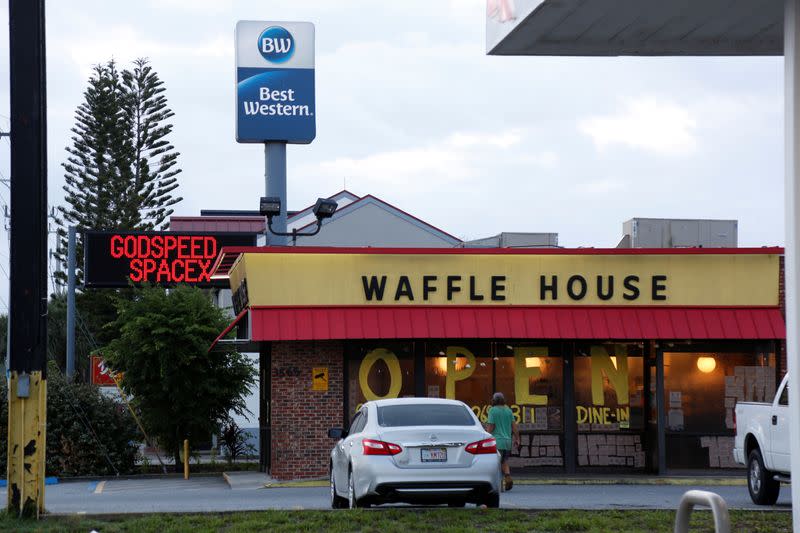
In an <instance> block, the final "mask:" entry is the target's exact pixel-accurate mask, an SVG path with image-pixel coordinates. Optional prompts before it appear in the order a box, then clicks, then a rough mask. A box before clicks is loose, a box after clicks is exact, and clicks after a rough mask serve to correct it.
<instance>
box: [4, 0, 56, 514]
mask: <svg viewBox="0 0 800 533" xmlns="http://www.w3.org/2000/svg"><path fill="white" fill-rule="evenodd" d="M44 16H45V9H44V0H9V42H10V47H9V50H10V60H11V61H10V67H11V68H10V73H11V76H10V78H11V83H10V88H11V106H10V108H11V225H12V227H13V232H12V233H11V239H10V240H11V254H10V257H11V259H10V262H9V263H10V269H11V271H10V274H11V276H10V278H11V299H10V301H9V306H10V308H9V316H10V317H11V330H10V347H11V348H10V350H9V369H8V370H9V372H8V398H7V401H8V478H7V479H8V500H7V501H8V507H7V508H8V512H9V513H10V514H12V515H14V516H38V515H39V514H40V513H42V512H44V464H45V453H44V451H45V441H46V429H47V425H46V415H47V408H46V406H47V373H46V363H47V91H46V87H45V85H46V83H45V80H46V72H47V71H46V68H45V23H44Z"/></svg>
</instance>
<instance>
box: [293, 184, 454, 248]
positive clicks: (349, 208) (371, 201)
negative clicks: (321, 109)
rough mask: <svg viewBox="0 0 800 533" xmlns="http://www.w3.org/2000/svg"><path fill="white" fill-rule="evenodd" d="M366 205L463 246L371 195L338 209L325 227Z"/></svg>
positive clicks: (434, 227) (309, 224)
mask: <svg viewBox="0 0 800 533" xmlns="http://www.w3.org/2000/svg"><path fill="white" fill-rule="evenodd" d="M366 205H374V206H377V207H379V208H381V209H383V210H385V211H388V212H389V213H391V214H393V215H395V216H398V217H400V218H402V219H403V220H405V221H406V222H408V223H410V224H413V225H414V226H417V227H418V228H420V229H422V230H424V231H427V232H428V233H431V234H433V235H435V236H437V237H439V238H440V239H442V240H443V241H445V242H447V243H449V244H450V245H452V246H457V245H459V244H461V239H459V238H458V237H455V236H453V235H451V234H449V233H447V232H446V231H444V230H441V229H439V228H437V227H436V226H434V225H433V224H429V223H427V222H425V221H424V220H422V219H420V218H417V217H415V216H414V215H412V214H410V213H408V212H406V211H403V210H402V209H400V208H398V207H395V206H394V205H392V204H390V203H389V202H386V201H384V200H381V199H380V198H378V197H376V196H372V195H371V194H368V195H366V196H364V197H362V198H359V199H358V200H355V201H354V202H352V203H350V204H348V205H346V206H344V207H342V208H340V209H337V210H336V212H335V213H334V214H333V216H332V217H331V218H330V219H328V220H325V221H324V222H323V225H327V224H332V223H335V222H336V220H338V219H339V218H342V217H344V216H347V215H348V214H349V213H352V212H354V211H355V210H357V209H361V208H362V207H364V206H366ZM314 223H315V221H311V222H309V223H308V224H306V225H305V226H302V227H299V228H298V230H304V229H307V228H309V227H311V226H312V225H313V224H314Z"/></svg>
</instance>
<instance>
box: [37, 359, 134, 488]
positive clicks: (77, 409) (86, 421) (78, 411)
mask: <svg viewBox="0 0 800 533" xmlns="http://www.w3.org/2000/svg"><path fill="white" fill-rule="evenodd" d="M48 354H49V356H50V360H51V361H55V358H54V357H53V353H52V352H50V351H49V350H48ZM55 367H56V370H58V373H59V374H61V377H62V378H63V379H64V380H65V381H66V379H67V378H66V377H65V376H64V374H63V373H62V372H61V369H60V368H58V365H57V364H56V365H55ZM64 390H65V391H66V392H67V394H66V395H65V396H66V398H67V401H68V402H69V404H70V405H71V406H72V409H73V410H74V411H75V414H76V415H77V416H78V420H79V421H80V422H81V424H83V426H84V427H85V428H86V429H88V430H89V433H91V434H92V437H94V440H95V442H97V444H98V445H99V446H100V450H101V451H102V452H103V456H104V457H105V458H106V461H108V464H109V465H110V466H111V468H112V469H113V470H114V472H115V473H116V475H117V476H119V470H118V469H117V467H116V465H115V464H114V462H113V461H112V460H111V456H109V454H108V450H107V449H106V447H105V445H104V444H103V442H102V441H101V440H100V437H99V436H98V435H97V432H95V430H94V427H92V423H91V421H90V420H89V417H88V415H87V414H86V412H85V411H84V410H83V409H82V408H81V407H80V402H78V404H77V405H76V404H75V402H73V400H75V398H74V396H73V394H72V391H71V390H70V389H69V382H68V381H67V382H66V386H65V387H64Z"/></svg>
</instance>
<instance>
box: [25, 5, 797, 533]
mask: <svg viewBox="0 0 800 533" xmlns="http://www.w3.org/2000/svg"><path fill="white" fill-rule="evenodd" d="M798 4H800V0H786V4H785V7H786V11H785V13H784V30H783V33H784V46H783V55H784V106H785V110H784V121H785V126H784V127H785V133H784V135H785V143H786V145H785V152H786V155H785V157H786V173H785V191H784V195H785V197H786V261H785V263H784V266H785V276H786V289H785V291H786V292H785V294H786V363H787V370H788V373H789V383H791V384H792V386H791V387H789V405H791V406H793V408H792V409H790V410H789V443H790V445H791V448H790V450H791V452H790V453H789V456H790V457H791V468H792V477H793V478H794V479H800V416H798V406H800V387H798V386H797V384H798V383H800V360H798V352H797V343H798V340H800V339H798V318H800V299H798V294H797V290H798V282H800V263H799V262H798V257H797V239H798V235H800V228H799V227H798V226H799V224H798V218H797V212H798V208H800V162H798V159H797V156H798V153H797V143H798V141H800V93H798V91H799V90H800V55H798V52H800V35H799V34H798V28H800V6H798ZM12 131H13V130H12ZM792 519H793V522H794V524H800V490H793V491H792Z"/></svg>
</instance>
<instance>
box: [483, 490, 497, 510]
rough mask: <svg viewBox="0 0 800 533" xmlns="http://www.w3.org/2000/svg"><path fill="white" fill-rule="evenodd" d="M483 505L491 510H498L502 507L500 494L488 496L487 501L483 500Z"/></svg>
mask: <svg viewBox="0 0 800 533" xmlns="http://www.w3.org/2000/svg"><path fill="white" fill-rule="evenodd" d="M483 505H485V506H486V507H488V508H490V509H497V508H498V507H500V495H499V494H489V495H488V496H486V499H485V500H483Z"/></svg>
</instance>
